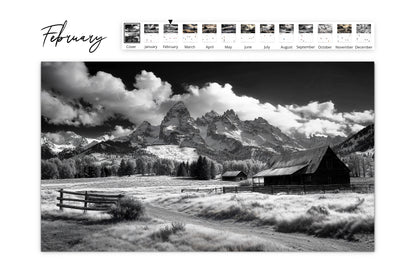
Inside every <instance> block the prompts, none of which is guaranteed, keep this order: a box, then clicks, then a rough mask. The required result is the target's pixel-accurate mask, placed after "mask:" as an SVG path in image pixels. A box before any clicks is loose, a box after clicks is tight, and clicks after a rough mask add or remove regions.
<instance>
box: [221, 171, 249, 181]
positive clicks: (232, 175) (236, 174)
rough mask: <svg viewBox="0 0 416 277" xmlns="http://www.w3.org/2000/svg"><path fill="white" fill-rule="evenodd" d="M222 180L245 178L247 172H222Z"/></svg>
mask: <svg viewBox="0 0 416 277" xmlns="http://www.w3.org/2000/svg"><path fill="white" fill-rule="evenodd" d="M221 179H222V180H223V181H242V180H246V179H247V174H245V173H244V172H243V171H226V172H224V173H223V174H222V176H221Z"/></svg>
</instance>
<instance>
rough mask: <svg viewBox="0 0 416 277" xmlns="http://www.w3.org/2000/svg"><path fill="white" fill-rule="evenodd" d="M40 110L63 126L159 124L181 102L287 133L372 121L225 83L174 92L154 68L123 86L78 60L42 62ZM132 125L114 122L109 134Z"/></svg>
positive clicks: (331, 131)
mask: <svg viewBox="0 0 416 277" xmlns="http://www.w3.org/2000/svg"><path fill="white" fill-rule="evenodd" d="M41 97H42V115H43V116H45V117H46V118H47V119H48V120H49V122H50V123H53V124H67V125H88V126H94V125H101V124H103V122H105V121H106V120H107V119H109V118H111V117H115V116H116V115H120V116H122V117H123V118H125V119H127V120H129V121H130V122H132V123H134V124H136V125H139V124H140V123H141V122H143V121H144V120H147V121H149V122H150V123H152V124H155V125H158V124H160V122H161V120H162V119H163V116H164V115H165V114H166V112H167V110H168V109H169V108H170V107H171V106H172V105H173V104H174V102H177V101H183V102H184V103H185V105H186V106H187V107H188V109H189V111H190V113H191V115H192V116H194V117H198V116H201V115H203V114H205V113H206V112H209V111H211V110H214V111H216V112H218V113H223V112H225V111H226V110H229V109H233V110H234V111H235V112H236V113H237V114H238V116H239V117H240V118H241V119H242V120H252V119H254V118H257V117H263V118H265V119H266V120H267V121H269V122H270V123H271V124H272V125H275V126H277V127H279V128H280V129H282V131H284V132H286V133H295V132H300V133H303V134H305V135H307V136H310V135H323V136H327V135H331V136H335V135H340V136H347V135H348V134H349V133H351V132H355V131H358V130H359V129H361V128H362V127H364V125H366V124H368V123H370V122H373V121H374V112H373V111H372V110H366V111H359V112H357V111H352V112H349V113H341V112H338V111H337V110H336V108H335V104H334V103H333V102H332V101H328V102H322V103H319V102H310V103H308V104H307V105H304V106H300V105H295V104H293V105H286V106H282V105H277V106H275V105H272V104H270V103H267V102H266V103H262V102H260V101H259V100H258V99H256V98H253V97H249V96H244V95H243V96H240V95H237V94H236V93H235V92H234V91H233V88H232V86H231V85H230V84H225V85H220V84H218V83H215V82H212V83H207V84H206V85H204V86H203V87H198V86H193V85H191V86H189V87H188V88H187V93H185V94H176V95H173V91H172V87H171V85H170V84H169V83H167V82H165V81H163V80H161V79H160V78H158V77H157V76H156V75H155V74H154V73H152V72H147V71H144V70H143V71H141V72H140V73H139V74H137V75H136V77H135V83H134V88H133V89H132V90H128V89H126V87H125V85H124V84H123V81H122V80H121V79H120V78H116V77H114V76H112V75H111V74H108V73H105V72H98V73H97V74H96V75H94V76H92V75H90V74H89V73H88V69H87V67H86V66H85V64H83V63H73V62H70V63H55V62H53V63H43V64H42V94H41ZM131 131H132V130H130V129H124V128H123V127H121V126H116V127H115V130H114V131H113V134H112V135H113V136H114V137H119V136H123V135H125V134H128V133H129V132H131Z"/></svg>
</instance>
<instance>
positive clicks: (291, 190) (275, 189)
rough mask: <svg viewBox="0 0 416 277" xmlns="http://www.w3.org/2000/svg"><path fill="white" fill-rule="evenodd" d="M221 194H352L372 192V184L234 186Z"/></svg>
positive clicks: (225, 189) (224, 188) (226, 188)
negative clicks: (338, 192)
mask: <svg viewBox="0 0 416 277" xmlns="http://www.w3.org/2000/svg"><path fill="white" fill-rule="evenodd" d="M222 190H223V193H239V192H259V193H266V194H276V193H282V192H284V193H287V194H300V193H305V194H306V193H317V192H319V193H322V192H323V193H325V192H333V191H352V192H367V193H368V192H374V184H366V185H345V184H325V185H324V184H322V185H274V186H241V187H240V186H234V187H223V188H222Z"/></svg>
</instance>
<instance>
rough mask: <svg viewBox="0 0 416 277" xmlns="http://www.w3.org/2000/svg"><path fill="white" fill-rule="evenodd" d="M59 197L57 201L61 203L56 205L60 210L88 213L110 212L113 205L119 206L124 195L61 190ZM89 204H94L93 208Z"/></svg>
mask: <svg viewBox="0 0 416 277" xmlns="http://www.w3.org/2000/svg"><path fill="white" fill-rule="evenodd" d="M58 192H59V197H57V198H56V199H57V200H58V201H59V202H58V204H56V205H57V206H58V207H59V210H61V211H63V209H64V208H67V209H76V210H83V211H84V213H86V212H87V211H108V210H109V209H110V208H111V205H114V204H117V203H118V201H120V199H121V198H123V197H124V195H123V194H102V193H97V192H88V191H84V192H75V191H67V190H63V189H60V190H58ZM68 195H73V196H75V197H77V198H71V197H69V196H68ZM68 202H77V203H81V204H82V206H77V205H74V204H71V203H68ZM89 204H93V205H92V206H91V205H89Z"/></svg>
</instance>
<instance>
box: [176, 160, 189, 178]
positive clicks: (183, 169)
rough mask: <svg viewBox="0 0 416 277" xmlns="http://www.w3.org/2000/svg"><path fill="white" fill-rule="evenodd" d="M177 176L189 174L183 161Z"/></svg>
mask: <svg viewBox="0 0 416 277" xmlns="http://www.w3.org/2000/svg"><path fill="white" fill-rule="evenodd" d="M176 176H187V174H186V165H185V163H183V162H182V163H180V164H179V166H178V171H177V173H176Z"/></svg>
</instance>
